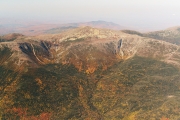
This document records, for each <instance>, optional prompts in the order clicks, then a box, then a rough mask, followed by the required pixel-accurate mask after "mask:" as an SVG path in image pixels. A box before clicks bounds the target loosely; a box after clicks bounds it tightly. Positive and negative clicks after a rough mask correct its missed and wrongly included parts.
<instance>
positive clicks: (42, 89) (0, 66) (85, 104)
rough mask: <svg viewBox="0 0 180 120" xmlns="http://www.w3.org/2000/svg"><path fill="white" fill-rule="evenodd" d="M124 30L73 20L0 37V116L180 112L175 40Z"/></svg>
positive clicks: (130, 119)
mask: <svg viewBox="0 0 180 120" xmlns="http://www.w3.org/2000/svg"><path fill="white" fill-rule="evenodd" d="M130 32H131V31H130ZM130 32H129V31H116V30H110V29H101V28H92V27H78V28H74V29H69V30H66V31H64V32H61V33H58V34H43V35H38V36H22V35H19V36H18V37H13V38H14V39H13V40H10V41H8V40H4V41H1V42H0V83H1V84H0V89H1V93H0V118H1V119H4V120H6V119H17V120H18V119H20V120H24V119H25V120H37V119H43V120H46V119H47V120H59V119H62V120H84V119H85V120H86V119H92V120H153V119H155V120H164V119H165V120H166V119H170V120H178V119H180V114H179V113H180V103H179V100H180V87H179V86H180V82H179V81H180V47H179V46H178V45H175V44H172V43H169V42H166V41H162V40H157V39H154V38H151V37H145V36H143V35H142V33H137V32H135V33H130Z"/></svg>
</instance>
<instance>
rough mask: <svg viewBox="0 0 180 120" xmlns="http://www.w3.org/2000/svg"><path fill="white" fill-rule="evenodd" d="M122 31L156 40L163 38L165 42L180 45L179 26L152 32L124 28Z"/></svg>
mask: <svg viewBox="0 0 180 120" xmlns="http://www.w3.org/2000/svg"><path fill="white" fill-rule="evenodd" d="M123 32H125V33H129V34H136V35H139V36H142V37H149V38H153V39H157V40H163V41H166V42H170V43H173V44H177V45H180V28H179V27H173V28H168V29H166V30H161V31H154V32H149V33H140V32H137V31H131V30H124V31H123Z"/></svg>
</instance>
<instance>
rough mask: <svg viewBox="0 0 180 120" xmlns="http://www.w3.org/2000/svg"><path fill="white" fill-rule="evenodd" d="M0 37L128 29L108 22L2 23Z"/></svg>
mask: <svg viewBox="0 0 180 120" xmlns="http://www.w3.org/2000/svg"><path fill="white" fill-rule="evenodd" d="M0 24H1V25H0V35H4V34H9V33H20V34H24V35H31V36H33V35H40V34H47V33H48V34H54V33H60V32H63V31H66V30H69V29H73V28H77V27H82V26H90V27H95V28H107V29H114V30H122V29H127V27H123V26H120V25H118V24H115V23H112V22H106V21H90V22H82V23H69V24H44V23H35V22H33V23H29V25H28V24H27V23H22V24H21V22H15V23H14V24H13V23H10V22H7V23H6V22H2V23H0Z"/></svg>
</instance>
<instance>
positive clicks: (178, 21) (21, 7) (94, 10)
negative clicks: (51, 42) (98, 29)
mask: <svg viewBox="0 0 180 120" xmlns="http://www.w3.org/2000/svg"><path fill="white" fill-rule="evenodd" d="M0 18H9V19H10V18H13V19H24V20H34V21H36V20H37V21H43V22H44V21H45V22H56V23H71V22H86V21H95V20H104V21H109V22H114V23H117V24H119V25H122V26H128V27H139V28H148V27H149V28H165V27H170V26H177V25H180V1H178V0H0Z"/></svg>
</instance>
